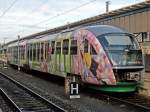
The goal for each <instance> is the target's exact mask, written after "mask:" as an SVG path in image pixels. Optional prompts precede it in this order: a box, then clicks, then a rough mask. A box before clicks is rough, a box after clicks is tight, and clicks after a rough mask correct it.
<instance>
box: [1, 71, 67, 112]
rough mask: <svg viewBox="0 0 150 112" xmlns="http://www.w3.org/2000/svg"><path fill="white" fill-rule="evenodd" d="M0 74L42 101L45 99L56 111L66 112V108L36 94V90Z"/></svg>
mask: <svg viewBox="0 0 150 112" xmlns="http://www.w3.org/2000/svg"><path fill="white" fill-rule="evenodd" d="M0 74H1V75H2V76H3V77H5V78H7V79H8V80H10V81H12V82H13V83H14V84H16V85H17V86H19V87H21V88H22V89H24V90H26V91H27V92H28V93H30V94H32V95H34V96H36V97H38V98H40V99H41V100H42V101H45V102H46V103H47V104H48V105H50V106H52V107H54V108H55V109H56V111H59V112H67V110H64V109H63V108H61V107H59V106H58V105H56V104H54V103H53V102H51V101H49V100H47V99H46V98H44V97H42V96H41V95H39V94H37V93H36V92H34V91H32V90H31V89H30V88H28V87H26V86H24V85H22V84H21V83H19V82H18V81H16V80H14V79H13V78H11V77H9V76H6V75H5V74H4V73H2V72H0Z"/></svg>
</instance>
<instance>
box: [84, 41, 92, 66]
mask: <svg viewBox="0 0 150 112" xmlns="http://www.w3.org/2000/svg"><path fill="white" fill-rule="evenodd" d="M83 61H84V64H85V65H86V66H87V67H88V68H90V65H91V55H90V50H89V43H88V40H87V39H85V40H84V55H83Z"/></svg>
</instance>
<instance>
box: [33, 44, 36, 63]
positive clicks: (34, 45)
mask: <svg viewBox="0 0 150 112" xmlns="http://www.w3.org/2000/svg"><path fill="white" fill-rule="evenodd" d="M35 60H36V44H33V61H35Z"/></svg>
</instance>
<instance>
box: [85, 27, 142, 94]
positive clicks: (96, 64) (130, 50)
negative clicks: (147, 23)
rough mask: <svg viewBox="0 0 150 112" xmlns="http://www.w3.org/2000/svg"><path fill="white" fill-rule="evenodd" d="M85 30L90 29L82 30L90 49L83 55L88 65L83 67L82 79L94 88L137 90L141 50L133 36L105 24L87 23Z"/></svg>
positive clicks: (139, 80) (140, 71)
mask: <svg viewBox="0 0 150 112" xmlns="http://www.w3.org/2000/svg"><path fill="white" fill-rule="evenodd" d="M86 30H87V32H91V33H85V34H86V36H84V37H85V38H86V39H87V40H88V42H89V44H90V46H92V47H91V48H92V49H90V56H88V53H84V55H85V57H86V58H87V56H88V57H90V58H87V59H86V58H85V59H84V60H85V62H84V63H85V65H86V66H87V65H88V66H89V67H86V66H85V67H86V68H87V69H86V70H88V71H86V70H84V72H83V73H84V74H85V75H83V76H84V77H83V80H85V81H87V82H88V83H91V84H93V85H91V86H89V87H90V88H93V89H96V90H101V91H107V92H134V91H136V89H137V87H138V85H139V84H140V82H141V77H142V71H143V69H144V64H143V56H142V50H141V48H140V46H139V44H138V42H137V40H136V38H135V37H134V36H133V35H132V34H130V33H128V32H127V31H124V30H122V29H120V28H117V27H113V26H108V25H98V26H93V27H88V28H87V29H86ZM84 32H86V31H84ZM85 45H86V44H85ZM85 48H86V47H85ZM93 51H94V53H93ZM91 52H92V53H91ZM88 60H91V61H88ZM87 63H89V64H87ZM86 73H87V74H86ZM85 77H87V78H85Z"/></svg>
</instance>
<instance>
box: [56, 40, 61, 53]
mask: <svg viewBox="0 0 150 112" xmlns="http://www.w3.org/2000/svg"><path fill="white" fill-rule="evenodd" d="M56 54H61V42H57V43H56Z"/></svg>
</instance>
